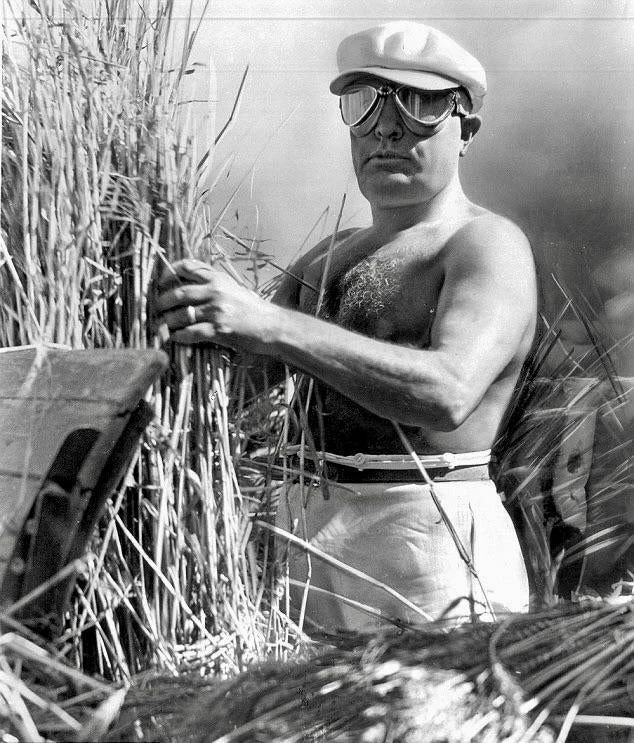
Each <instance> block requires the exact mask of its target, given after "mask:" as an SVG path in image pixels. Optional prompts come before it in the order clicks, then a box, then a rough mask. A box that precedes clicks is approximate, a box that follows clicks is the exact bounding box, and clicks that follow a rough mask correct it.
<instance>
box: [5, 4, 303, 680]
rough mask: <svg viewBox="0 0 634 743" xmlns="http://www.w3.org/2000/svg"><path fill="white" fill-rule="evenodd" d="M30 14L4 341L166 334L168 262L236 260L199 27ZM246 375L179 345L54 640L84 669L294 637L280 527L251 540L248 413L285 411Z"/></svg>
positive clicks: (113, 7) (261, 488) (9, 212)
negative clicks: (272, 538) (193, 54)
mask: <svg viewBox="0 0 634 743" xmlns="http://www.w3.org/2000/svg"><path fill="white" fill-rule="evenodd" d="M14 13H15V23H13V24H11V25H10V26H8V28H9V29H10V32H11V35H10V38H6V39H5V47H4V58H3V83H4V93H3V100H2V117H3V132H2V136H3V149H2V214H1V226H2V234H1V240H0V252H1V264H0V296H1V297H2V300H1V301H0V344H1V345H3V346H15V345H23V344H47V343H55V344H63V345H64V346H68V347H71V348H85V349H89V348H100V347H112V348H123V347H125V348H151V347H157V346H159V345H160V344H161V339H160V338H159V337H158V336H157V329H156V327H155V324H154V322H153V319H152V317H151V300H152V286H153V281H154V279H155V278H156V275H157V273H158V272H159V271H161V270H169V269H168V268H167V264H169V263H170V262H172V261H173V260H175V259H178V258H181V257H185V256H194V257H197V258H202V259H205V260H218V261H224V263H225V266H226V267H227V269H228V270H231V271H233V272H234V274H235V270H234V269H233V268H232V266H231V263H230V262H229V261H227V260H225V257H224V252H223V250H222V248H221V246H220V244H219V241H218V237H219V232H218V225H217V224H213V223H212V222H211V219H210V216H209V206H208V200H209V194H207V193H206V192H205V183H206V176H207V173H206V166H207V163H208V161H209V157H210V154H211V151H210V149H209V143H207V146H206V148H202V149H201V147H200V143H197V142H194V141H193V138H192V136H191V135H190V134H189V133H188V126H187V123H188V122H187V116H188V114H187V105H186V104H184V102H183V101H182V100H181V98H182V95H181V92H180V91H181V90H182V87H183V86H182V83H183V80H184V78H185V76H186V75H188V74H190V73H192V72H194V71H196V69H197V68H196V67H195V66H192V65H191V63H190V60H189V56H188V55H189V52H190V51H191V47H192V45H193V42H194V39H195V33H196V29H195V28H193V27H192V28H189V27H188V28H187V30H186V33H185V45H184V47H185V48H184V50H183V51H182V53H181V52H180V50H179V51H178V53H175V51H174V49H173V48H172V45H173V38H174V18H173V3H172V1H171V0H143V1H142V2H140V3H136V2H134V1H133V0H112V2H109V3H102V2H97V1H96V0H95V1H94V2H85V3H70V2H68V3H55V2H47V1H44V0H42V2H34V3H30V4H29V5H28V6H26V7H25V9H24V12H23V13H22V12H21V10H20V8H14ZM196 74H200V71H197V72H196ZM210 143H211V145H213V133H210ZM236 275H237V274H236ZM241 280H244V279H242V278H241ZM246 381H247V380H246V379H245V375H244V374H243V373H239V372H238V371H236V369H235V367H233V366H232V365H231V364H230V363H229V359H228V357H227V356H226V354H224V353H222V352H221V351H216V350H199V349H189V350H185V349H182V348H181V349H178V348H171V365H170V369H169V372H168V374H167V375H166V376H165V377H164V378H163V379H162V380H161V381H160V382H159V383H157V384H156V385H155V388H154V389H153V390H152V393H151V397H150V401H151V404H152V405H153V407H154V410H155V413H156V416H155V422H154V424H153V425H152V426H151V427H150V429H149V431H148V433H147V435H146V437H145V439H144V440H143V442H142V444H141V446H140V447H139V450H138V451H137V452H136V454H135V457H134V461H133V464H132V466H131V469H130V472H129V473H128V477H127V480H126V483H125V486H124V487H123V488H122V489H121V490H120V492H118V493H117V494H116V495H115V497H114V499H113V500H112V502H111V504H110V505H109V507H108V513H107V517H106V519H105V520H104V522H103V525H102V527H101V529H100V531H99V534H98V535H97V536H96V541H95V543H94V545H93V549H92V550H91V552H90V555H89V556H88V559H87V561H86V563H85V569H84V573H83V575H82V576H81V577H80V580H79V581H78V585H77V589H76V591H75V596H74V600H73V601H74V603H73V607H72V611H71V612H70V614H69V618H68V625H67V627H66V631H65V632H64V633H63V635H62V636H61V638H59V639H58V640H57V647H58V650H59V651H60V652H61V653H62V654H63V655H64V657H65V658H66V659H67V660H69V661H71V662H73V663H74V664H75V665H76V666H78V667H80V668H86V669H89V670H92V671H96V672H99V673H101V674H103V675H104V676H105V677H110V678H113V679H120V678H127V677H129V676H130V675H131V674H134V673H136V672H139V671H141V670H146V669H148V668H151V667H156V668H162V669H170V670H172V671H175V670H176V669H177V668H178V667H179V666H180V665H181V664H183V663H187V664H188V665H189V666H194V665H196V664H199V665H201V666H203V665H204V666H205V667H206V668H208V669H213V670H214V671H215V672H217V673H220V674H229V673H233V672H235V671H237V670H239V669H242V668H244V666H245V664H246V663H247V662H248V661H249V659H252V658H254V657H258V658H261V657H265V656H266V655H267V654H269V653H273V654H275V655H277V656H278V657H281V656H284V655H285V654H286V653H287V651H288V649H289V648H290V647H292V646H293V645H294V643H295V640H296V639H297V637H298V633H297V632H295V631H294V630H293V628H292V626H290V625H289V623H288V622H287V620H286V618H285V614H284V612H283V611H281V610H280V609H279V596H280V591H279V590H278V587H277V585H276V577H275V576H274V575H273V573H272V572H271V570H270V569H269V568H270V565H271V564H272V563H271V561H270V560H269V559H267V557H268V556H270V550H269V544H268V541H267V540H266V539H263V540H260V541H258V540H257V539H250V536H251V529H252V516H253V513H255V512H260V511H261V510H262V502H263V501H265V500H266V497H268V495H269V493H270V489H271V487H270V483H269V484H268V486H267V483H266V482H265V481H264V480H265V478H263V477H262V476H261V475H260V474H258V473H255V472H251V471H249V472H242V471H241V469H240V465H239V462H240V460H241V456H242V455H243V453H244V451H243V449H244V447H245V445H247V444H248V442H249V440H250V434H251V431H250V429H249V426H250V425H251V422H252V421H253V420H254V419H255V418H258V420H257V424H258V427H259V429H260V430H262V420H264V422H265V424H266V425H269V424H268V423H267V421H269V420H271V421H272V422H273V424H276V420H277V418H276V415H275V405H276V402H275V400H273V401H269V399H268V397H267V396H266V395H265V396H264V398H263V403H262V405H260V406H259V407H258V405H255V407H254V408H252V409H251V411H250V412H249V413H248V414H247V413H246V411H245V401H246V400H247V399H248V398H249V397H251V390H250V387H249V386H248V385H247V383H246ZM262 406H263V407H262ZM262 411H263V412H262ZM266 425H265V426H264V430H266ZM276 425H277V424H276ZM278 428H279V425H278ZM245 483H246V484H245Z"/></svg>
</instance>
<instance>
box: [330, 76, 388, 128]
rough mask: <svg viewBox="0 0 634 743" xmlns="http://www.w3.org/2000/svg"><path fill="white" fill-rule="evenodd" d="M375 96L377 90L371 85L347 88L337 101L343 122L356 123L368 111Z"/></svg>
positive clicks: (376, 95) (349, 124)
mask: <svg viewBox="0 0 634 743" xmlns="http://www.w3.org/2000/svg"><path fill="white" fill-rule="evenodd" d="M377 98H378V92H377V90H376V88H373V87H372V86H371V85H359V86H355V87H354V88H348V89H347V90H346V91H345V92H344V93H343V95H342V96H341V98H340V101H339V103H340V107H341V117H342V118H343V121H344V123H345V124H347V125H348V126H354V125H355V124H358V123H359V122H360V121H361V119H362V118H363V117H364V116H365V115H366V114H367V113H368V112H369V111H370V109H371V108H372V106H373V105H374V102H375V101H376V99H377Z"/></svg>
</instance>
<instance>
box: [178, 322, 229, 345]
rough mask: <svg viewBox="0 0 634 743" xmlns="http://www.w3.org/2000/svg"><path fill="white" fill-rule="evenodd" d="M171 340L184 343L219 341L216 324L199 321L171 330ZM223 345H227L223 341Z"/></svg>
mask: <svg viewBox="0 0 634 743" xmlns="http://www.w3.org/2000/svg"><path fill="white" fill-rule="evenodd" d="M169 339H170V341H172V342H173V343H181V344H183V345H194V344H197V343H214V342H217V341H218V339H217V338H216V332H215V330H214V326H213V325H212V324H211V323H209V322H199V323H196V325H189V326H188V327H186V328H181V329H180V330H175V331H173V332H170V338H169ZM222 345H225V343H224V342H223V344H222Z"/></svg>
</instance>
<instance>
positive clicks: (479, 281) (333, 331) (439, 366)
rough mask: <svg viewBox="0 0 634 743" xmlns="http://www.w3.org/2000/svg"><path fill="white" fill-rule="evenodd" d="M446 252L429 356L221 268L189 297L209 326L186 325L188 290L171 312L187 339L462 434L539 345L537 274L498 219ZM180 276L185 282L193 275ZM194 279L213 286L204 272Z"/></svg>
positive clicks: (516, 237)
mask: <svg viewBox="0 0 634 743" xmlns="http://www.w3.org/2000/svg"><path fill="white" fill-rule="evenodd" d="M445 252H446V259H445V278H444V285H443V288H442V290H441V294H440V299H439V305H438V308H437V314H436V320H435V322H434V326H433V332H432V343H431V347H430V348H428V349H425V350H421V349H417V348H410V347H404V346H400V345H394V344H391V343H386V342H384V341H380V340H376V339H373V338H369V337H367V336H364V335H360V334H358V333H354V332H352V331H349V330H346V329H343V328H340V327H338V326H336V325H333V324H331V323H328V322H325V321H323V320H320V319H317V318H314V317H310V316H307V315H304V314H302V313H300V312H298V311H296V310H294V309H289V308H286V307H279V306H276V305H273V304H270V303H266V302H264V301H262V300H259V298H255V297H254V295H253V294H252V293H251V292H248V291H247V290H243V289H241V288H240V287H238V286H237V285H236V284H235V283H234V282H232V281H231V280H230V279H229V278H228V277H225V276H218V275H217V274H218V272H217V271H213V269H209V272H210V273H208V280H207V281H206V283H203V284H201V285H200V288H198V289H196V287H193V289H192V290H188V291H189V294H188V296H189V297H190V300H191V301H196V302H197V303H198V309H197V312H199V313H200V318H201V322H199V323H197V324H195V325H192V326H190V327H184V326H185V325H186V324H187V319H186V316H185V317H183V314H185V315H186V313H183V310H182V308H180V307H179V304H180V303H182V301H184V299H183V298H182V297H181V296H180V295H179V294H177V295H176V296H174V295H173V293H172V294H171V295H168V294H167V293H166V294H165V295H164V296H165V298H164V309H165V310H167V312H166V318H167V319H168V324H169V325H170V328H172V329H174V330H175V338H176V339H177V340H179V341H181V342H185V343H187V342H204V341H205V340H208V341H211V342H218V343H221V344H224V345H228V346H232V347H236V348H239V349H245V350H247V349H248V350H250V351H252V352H255V353H257V354H263V355H266V356H269V357H273V358H277V359H279V360H280V361H282V362H283V363H286V364H289V365H291V366H293V367H295V368H298V369H301V370H303V371H305V372H307V373H308V374H310V375H312V376H314V377H316V378H318V379H320V380H321V381H323V382H325V383H326V384H328V385H330V386H331V387H333V388H335V389H336V390H338V391H339V392H341V393H342V394H344V395H345V396H347V397H348V398H350V399H351V400H353V401H354V402H356V403H358V404H359V405H361V406H362V407H364V408H366V409H367V410H370V411H371V412H373V413H375V414H377V415H379V416H382V417H385V418H394V419H396V420H398V421H399V422H401V423H403V424H407V425H413V426H420V427H430V428H435V429H437V430H453V429H455V428H456V427H458V426H459V425H460V424H461V423H462V422H464V420H465V419H466V418H467V417H468V416H469V415H470V413H471V412H472V411H473V410H474V409H475V408H476V407H477V405H478V404H479V402H480V401H481V400H482V397H483V395H484V394H485V393H486V391H487V389H488V388H489V387H490V386H491V384H492V382H493V381H494V380H495V379H497V378H498V377H499V376H500V375H501V374H502V373H503V371H504V370H505V368H506V367H507V366H508V365H509V364H510V363H511V362H512V361H513V359H514V358H515V357H516V356H517V355H518V353H519V351H520V348H521V346H522V344H525V345H526V347H528V345H529V344H530V339H531V337H532V333H533V323H534V315H535V278H534V268H533V263H532V256H531V253H530V248H529V246H528V243H527V241H526V238H525V237H524V236H523V235H522V233H521V232H520V231H519V230H518V229H517V228H516V227H515V226H514V225H512V224H510V223H508V222H506V221H505V220H501V219H500V218H497V217H488V216H487V217H481V218H479V219H477V220H474V222H472V223H471V224H470V225H468V226H467V227H466V228H464V229H463V230H462V231H460V232H459V233H458V234H457V235H456V236H455V237H454V238H453V240H452V241H451V243H450V244H448V245H447V246H446V248H445ZM179 270H181V271H182V273H183V276H184V277H186V275H187V270H185V269H179ZM203 273H205V272H203ZM211 274H214V275H213V276H212V275H211ZM190 275H191V280H194V281H201V280H202V281H205V279H202V277H201V275H200V269H198V270H194V269H192V270H191V271H190ZM196 276H197V278H196ZM227 282H230V284H229V283H227ZM174 291H176V290H172V292H174ZM179 327H180V328H183V329H182V330H178V328H179Z"/></svg>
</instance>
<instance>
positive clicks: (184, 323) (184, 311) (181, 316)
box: [160, 304, 211, 332]
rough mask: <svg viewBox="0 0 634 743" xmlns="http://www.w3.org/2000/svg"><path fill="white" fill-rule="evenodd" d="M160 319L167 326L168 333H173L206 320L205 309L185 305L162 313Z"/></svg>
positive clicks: (199, 306)
mask: <svg viewBox="0 0 634 743" xmlns="http://www.w3.org/2000/svg"><path fill="white" fill-rule="evenodd" d="M160 319H161V321H162V322H163V323H164V324H165V325H167V327H168V328H169V330H170V332H173V331H175V330H180V329H181V328H186V327H188V326H190V327H191V326H193V325H199V324H200V323H201V322H204V321H205V320H206V318H205V309H204V307H203V306H202V305H194V304H186V305H182V306H180V307H176V308H175V309H172V310H168V311H166V312H163V314H162V315H161V318H160ZM210 327H211V325H210Z"/></svg>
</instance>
